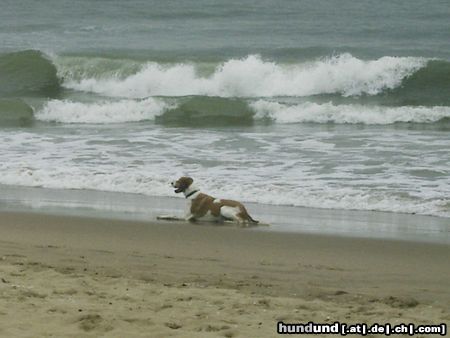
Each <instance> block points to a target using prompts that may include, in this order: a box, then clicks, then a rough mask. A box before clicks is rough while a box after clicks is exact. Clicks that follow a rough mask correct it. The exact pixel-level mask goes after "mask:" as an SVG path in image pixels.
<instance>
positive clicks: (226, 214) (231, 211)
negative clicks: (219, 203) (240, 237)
mask: <svg viewBox="0 0 450 338" xmlns="http://www.w3.org/2000/svg"><path fill="white" fill-rule="evenodd" d="M220 215H221V216H222V217H223V218H225V219H228V220H230V221H235V222H237V223H239V224H240V225H243V224H245V223H246V222H245V219H243V218H242V217H241V212H240V210H239V208H238V207H230V206H227V205H224V206H223V207H221V208H220Z"/></svg>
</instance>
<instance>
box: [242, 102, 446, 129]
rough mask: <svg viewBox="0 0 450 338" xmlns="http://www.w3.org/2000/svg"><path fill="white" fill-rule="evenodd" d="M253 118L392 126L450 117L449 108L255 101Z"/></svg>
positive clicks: (289, 121) (294, 121)
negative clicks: (291, 103)
mask: <svg viewBox="0 0 450 338" xmlns="http://www.w3.org/2000/svg"><path fill="white" fill-rule="evenodd" d="M250 106H251V107H252V108H253V109H254V110H255V112H256V115H255V117H256V118H269V119H271V120H273V121H274V122H277V123H306V122H313V123H342V124H344V123H350V124H353V123H362V124H380V125H382V124H392V123H396V122H414V123H431V122H436V121H439V120H441V119H443V118H450V107H441V106H436V107H414V106H402V107H383V106H364V105H333V104H332V103H331V102H329V103H324V104H318V103H312V102H306V103H302V104H298V105H285V104H281V103H278V102H270V101H265V100H258V101H256V102H254V103H252V104H251V105H250Z"/></svg>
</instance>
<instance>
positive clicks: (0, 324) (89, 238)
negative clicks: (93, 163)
mask: <svg viewBox="0 0 450 338" xmlns="http://www.w3.org/2000/svg"><path fill="white" fill-rule="evenodd" d="M449 254H450V246H449V245H445V244H433V243H418V242H413V241H394V240H371V239H360V238H346V237H339V236H325V235H312V234H301V233H287V232H286V233H283V232H272V231H255V230H254V229H242V228H237V227H230V226H205V225H191V224H178V223H170V222H159V223H158V222H156V221H149V222H140V221H128V220H108V219H96V218H84V217H72V216H51V215H45V214H32V213H13V212H2V213H0V297H1V299H2V301H1V303H0V336H2V337H49V336H56V337H172V336H173V337H275V336H277V334H276V324H277V322H278V321H283V322H302V323H306V322H309V321H314V322H318V323H325V322H330V323H333V322H334V321H341V322H346V323H349V324H351V323H362V322H366V323H374V322H378V323H385V322H389V323H392V324H398V323H401V322H406V323H409V322H413V323H416V324H439V323H449V322H450V310H449V309H450V292H449V285H450V267H449V264H448V257H450V255H449Z"/></svg>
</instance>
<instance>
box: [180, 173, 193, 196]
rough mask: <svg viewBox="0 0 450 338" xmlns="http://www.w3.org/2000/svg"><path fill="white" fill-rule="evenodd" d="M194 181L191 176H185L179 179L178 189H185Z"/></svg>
mask: <svg viewBox="0 0 450 338" xmlns="http://www.w3.org/2000/svg"><path fill="white" fill-rule="evenodd" d="M192 182H194V180H193V179H192V178H190V177H187V176H183V177H180V179H179V180H178V191H179V192H181V191H185V190H186V189H187V188H189V186H190V185H191V184H192Z"/></svg>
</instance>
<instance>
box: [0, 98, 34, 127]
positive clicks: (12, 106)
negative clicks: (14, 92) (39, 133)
mask: <svg viewBox="0 0 450 338" xmlns="http://www.w3.org/2000/svg"><path fill="white" fill-rule="evenodd" d="M33 120H34V119H33V108H31V107H30V106H29V105H28V104H26V103H25V102H23V101H22V100H20V99H0V127H23V126H29V125H31V124H32V123H33Z"/></svg>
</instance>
